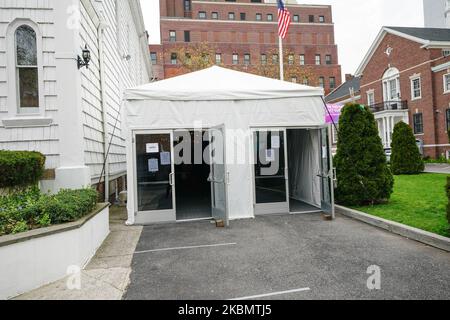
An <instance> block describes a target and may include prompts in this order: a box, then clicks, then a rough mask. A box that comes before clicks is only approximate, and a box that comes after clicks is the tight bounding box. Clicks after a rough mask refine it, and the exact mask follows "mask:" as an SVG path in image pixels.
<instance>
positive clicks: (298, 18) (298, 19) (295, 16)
mask: <svg viewBox="0 0 450 320" xmlns="http://www.w3.org/2000/svg"><path fill="white" fill-rule="evenodd" d="M292 21H294V22H300V16H299V15H298V14H294V17H293V18H292Z"/></svg>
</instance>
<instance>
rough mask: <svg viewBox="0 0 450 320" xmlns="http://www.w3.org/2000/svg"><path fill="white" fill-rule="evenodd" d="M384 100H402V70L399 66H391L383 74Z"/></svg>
mask: <svg viewBox="0 0 450 320" xmlns="http://www.w3.org/2000/svg"><path fill="white" fill-rule="evenodd" d="M383 93H384V101H398V100H400V72H399V71H398V69H397V68H389V69H388V70H386V72H385V73H384V75H383Z"/></svg>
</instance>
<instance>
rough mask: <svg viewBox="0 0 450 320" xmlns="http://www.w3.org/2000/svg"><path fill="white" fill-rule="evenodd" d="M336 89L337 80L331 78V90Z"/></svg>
mask: <svg viewBox="0 0 450 320" xmlns="http://www.w3.org/2000/svg"><path fill="white" fill-rule="evenodd" d="M335 88H336V78H335V77H330V89H331V90H333V89H335Z"/></svg>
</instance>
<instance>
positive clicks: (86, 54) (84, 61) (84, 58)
mask: <svg viewBox="0 0 450 320" xmlns="http://www.w3.org/2000/svg"><path fill="white" fill-rule="evenodd" d="M90 61H91V52H90V51H89V49H88V47H87V45H86V46H85V47H84V49H83V51H82V53H81V57H80V56H78V59H77V62H78V69H81V68H82V67H86V69H88V68H89V62H90Z"/></svg>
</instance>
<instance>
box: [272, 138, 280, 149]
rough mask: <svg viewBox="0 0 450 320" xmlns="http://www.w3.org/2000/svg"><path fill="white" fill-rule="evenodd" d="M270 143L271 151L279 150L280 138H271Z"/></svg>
mask: <svg viewBox="0 0 450 320" xmlns="http://www.w3.org/2000/svg"><path fill="white" fill-rule="evenodd" d="M271 142H272V148H273V149H280V136H272V138H271Z"/></svg>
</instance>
